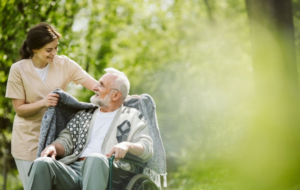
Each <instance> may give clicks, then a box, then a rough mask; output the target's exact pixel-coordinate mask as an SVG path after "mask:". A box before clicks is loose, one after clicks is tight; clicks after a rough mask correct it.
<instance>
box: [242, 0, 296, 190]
mask: <svg viewBox="0 0 300 190" xmlns="http://www.w3.org/2000/svg"><path fill="white" fill-rule="evenodd" d="M246 5H247V10H248V16H249V20H250V29H251V38H252V40H251V41H252V51H253V52H252V53H253V74H254V80H255V85H256V95H257V97H255V104H254V105H255V108H254V111H255V114H254V116H253V118H252V123H251V124H252V127H251V129H250V130H249V131H248V133H247V138H245V144H243V151H245V152H242V153H241V155H243V156H244V158H243V166H241V167H240V168H239V169H240V171H241V176H242V178H243V180H244V183H243V185H242V186H243V187H242V189H258V190H259V189H264V190H268V189H270V190H271V189H272V190H274V189H287V188H292V187H293V185H294V184H296V183H297V182H298V179H297V177H298V176H299V175H300V169H299V168H300V167H299V163H298V162H299V160H300V154H299V153H298V152H299V146H300V142H299V139H300V138H299V135H298V134H300V130H299V126H300V121H299V119H298V118H299V116H298V114H299V102H300V101H299V97H300V96H299V87H298V77H297V64H296V56H295V45H294V26H293V19H292V7H291V0H246ZM295 152H296V153H295ZM297 160H298V161H297Z"/></svg>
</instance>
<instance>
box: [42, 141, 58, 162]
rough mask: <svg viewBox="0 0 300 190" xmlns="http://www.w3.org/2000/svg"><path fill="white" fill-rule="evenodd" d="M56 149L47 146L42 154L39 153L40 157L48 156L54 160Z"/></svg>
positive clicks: (52, 146)
mask: <svg viewBox="0 0 300 190" xmlns="http://www.w3.org/2000/svg"><path fill="white" fill-rule="evenodd" d="M56 154H57V153H56V148H55V146H54V145H52V144H51V145H49V146H47V147H46V148H45V149H44V150H43V152H42V153H41V157H48V156H51V158H53V159H54V160H56V159H55V156H56Z"/></svg>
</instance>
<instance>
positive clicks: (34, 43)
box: [19, 22, 61, 60]
mask: <svg viewBox="0 0 300 190" xmlns="http://www.w3.org/2000/svg"><path fill="white" fill-rule="evenodd" d="M59 38H61V34H60V33H58V32H57V31H56V30H55V28H54V27H53V26H51V25H50V24H47V23H45V22H41V23H39V24H37V25H35V26H34V27H32V28H31V29H30V30H29V32H28V33H27V38H26V40H24V42H23V44H22V46H21V48H20V50H19V54H20V60H21V59H28V58H31V57H32V56H33V51H32V50H33V49H40V48H42V47H44V46H45V45H46V44H48V43H50V42H52V41H53V40H54V39H59Z"/></svg>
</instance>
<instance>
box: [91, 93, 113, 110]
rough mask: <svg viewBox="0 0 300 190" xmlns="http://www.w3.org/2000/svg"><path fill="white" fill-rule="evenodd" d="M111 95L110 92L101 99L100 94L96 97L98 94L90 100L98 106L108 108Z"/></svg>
mask: <svg viewBox="0 0 300 190" xmlns="http://www.w3.org/2000/svg"><path fill="white" fill-rule="evenodd" d="M110 95H111V93H108V94H107V95H106V96H105V97H104V98H103V99H100V95H99V96H98V98H97V97H96V95H94V96H92V97H91V99H90V101H91V102H92V103H93V104H96V106H98V107H100V108H107V107H108V104H109V103H110V101H111V100H110Z"/></svg>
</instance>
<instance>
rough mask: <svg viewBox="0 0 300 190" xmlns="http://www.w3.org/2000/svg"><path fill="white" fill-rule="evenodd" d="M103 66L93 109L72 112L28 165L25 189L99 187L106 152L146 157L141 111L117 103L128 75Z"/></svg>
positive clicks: (149, 150) (146, 137)
mask: <svg viewBox="0 0 300 190" xmlns="http://www.w3.org/2000/svg"><path fill="white" fill-rule="evenodd" d="M105 71H106V74H104V75H103V76H102V77H101V79H100V80H99V83H97V84H96V85H95V86H94V88H93V90H94V92H95V95H94V96H92V97H91V102H92V103H94V104H96V105H97V106H99V108H97V109H92V110H85V111H80V112H78V113H77V114H76V115H75V116H74V118H73V119H72V120H71V121H70V122H69V123H68V125H67V127H66V128H65V129H64V130H63V131H62V132H61V133H60V134H59V136H58V138H57V139H56V140H55V141H54V142H53V143H52V144H51V145H49V146H47V147H46V148H45V149H44V150H43V152H42V154H41V157H40V158H38V159H36V160H35V161H34V163H33V165H32V168H31V170H30V176H29V183H28V189H32V190H36V189H39V190H40V189H44V190H50V189H62V190H63V189H84V190H85V189H99V190H101V189H103V190H104V189H105V188H106V187H107V182H108V177H109V164H108V158H109V157H111V156H112V154H115V160H116V161H118V160H120V159H121V158H124V157H125V155H126V153H127V152H129V153H131V154H133V155H135V156H138V157H139V158H141V159H142V160H143V161H147V160H149V159H150V158H151V157H152V154H153V148H152V140H151V138H150V137H149V132H148V127H147V125H146V122H145V120H144V118H143V116H142V114H141V113H140V112H139V111H138V110H136V109H134V108H129V107H125V106H123V102H124V100H125V98H126V97H127V95H128V93H129V88H130V83H129V80H128V78H127V77H126V75H125V74H124V73H122V72H120V71H118V70H116V69H113V68H108V69H105ZM50 157H51V158H50ZM56 157H60V158H61V159H59V161H57V160H56Z"/></svg>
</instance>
